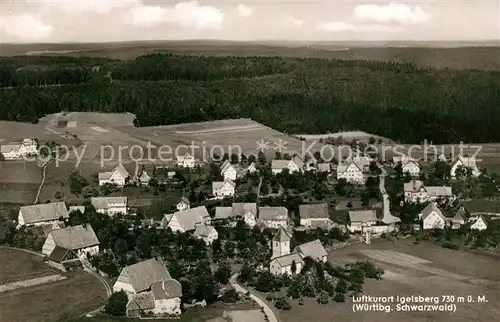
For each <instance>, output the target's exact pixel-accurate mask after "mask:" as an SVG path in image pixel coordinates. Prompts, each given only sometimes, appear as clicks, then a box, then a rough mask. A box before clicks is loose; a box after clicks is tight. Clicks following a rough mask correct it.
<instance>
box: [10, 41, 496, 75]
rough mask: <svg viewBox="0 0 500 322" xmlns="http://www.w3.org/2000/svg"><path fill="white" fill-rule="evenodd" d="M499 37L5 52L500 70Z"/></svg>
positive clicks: (141, 44) (36, 47)
mask: <svg viewBox="0 0 500 322" xmlns="http://www.w3.org/2000/svg"><path fill="white" fill-rule="evenodd" d="M494 46H498V42H494V41H491V42H475V43H474V42H471V43H461V42H349V41H344V42H291V41H282V42H279V41H268V42H238V41H223V40H185V41H137V42H121V43H86V44H85V43H82V44H25V45H21V44H4V45H3V46H2V53H1V55H2V56H13V55H55V56H92V57H109V58H118V59H131V58H134V57H137V56H140V55H143V54H147V53H152V52H170V53H175V54H188V55H209V56H286V57H301V58H329V59H331V58H337V59H345V60H353V59H359V60H380V61H398V62H412V63H414V64H416V65H420V66H432V67H437V68H445V67H448V68H457V69H487V70H499V69H500V61H499V60H498V57H499V56H500V49H499V48H498V47H494Z"/></svg>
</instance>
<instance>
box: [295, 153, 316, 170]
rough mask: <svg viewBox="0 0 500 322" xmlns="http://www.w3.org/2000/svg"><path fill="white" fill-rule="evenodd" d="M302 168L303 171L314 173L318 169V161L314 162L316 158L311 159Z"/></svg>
mask: <svg viewBox="0 0 500 322" xmlns="http://www.w3.org/2000/svg"><path fill="white" fill-rule="evenodd" d="M297 157H298V156H297ZM303 167H304V170H305V171H316V170H317V169H318V160H316V158H314V157H313V158H311V159H309V160H307V161H306V162H304V166H303Z"/></svg>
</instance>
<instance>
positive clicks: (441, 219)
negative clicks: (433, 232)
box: [419, 201, 446, 230]
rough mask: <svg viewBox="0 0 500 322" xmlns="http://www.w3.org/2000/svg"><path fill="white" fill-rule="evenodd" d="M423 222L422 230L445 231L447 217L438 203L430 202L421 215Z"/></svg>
mask: <svg viewBox="0 0 500 322" xmlns="http://www.w3.org/2000/svg"><path fill="white" fill-rule="evenodd" d="M419 217H420V221H421V222H422V229H424V230H426V229H444V227H445V225H446V217H445V216H444V215H443V213H442V212H441V209H439V207H438V206H437V203H436V202H434V201H432V202H430V203H429V204H428V205H427V206H426V207H425V208H424V209H423V210H422V212H421V213H420V214H419Z"/></svg>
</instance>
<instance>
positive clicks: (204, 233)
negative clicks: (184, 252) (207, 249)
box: [193, 225, 217, 237]
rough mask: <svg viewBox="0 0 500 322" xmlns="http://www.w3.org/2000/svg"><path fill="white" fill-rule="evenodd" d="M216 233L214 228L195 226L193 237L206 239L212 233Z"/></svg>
mask: <svg viewBox="0 0 500 322" xmlns="http://www.w3.org/2000/svg"><path fill="white" fill-rule="evenodd" d="M214 231H215V232H217V230H215V228H214V227H212V226H209V225H198V226H196V229H195V230H194V233H193V235H194V236H197V237H208V236H210V234H212V233H213V232H214Z"/></svg>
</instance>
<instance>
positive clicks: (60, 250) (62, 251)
mask: <svg viewBox="0 0 500 322" xmlns="http://www.w3.org/2000/svg"><path fill="white" fill-rule="evenodd" d="M68 252H70V250H69V249H67V248H64V247H59V246H56V247H54V249H53V250H52V253H50V255H49V257H48V260H50V261H53V262H56V263H61V262H62V261H63V260H64V258H65V257H66V254H68Z"/></svg>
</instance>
